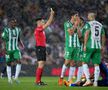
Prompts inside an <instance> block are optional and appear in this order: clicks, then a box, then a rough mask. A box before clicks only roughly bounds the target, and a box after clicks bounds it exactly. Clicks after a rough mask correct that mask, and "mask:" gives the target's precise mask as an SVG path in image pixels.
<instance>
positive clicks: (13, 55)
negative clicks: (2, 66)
mask: <svg viewBox="0 0 108 90" xmlns="http://www.w3.org/2000/svg"><path fill="white" fill-rule="evenodd" d="M5 58H6V62H7V63H9V62H14V61H16V60H20V59H21V52H20V51H19V50H13V51H7V52H6V55H5Z"/></svg>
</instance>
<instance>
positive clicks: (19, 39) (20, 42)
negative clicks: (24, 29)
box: [18, 31, 24, 49]
mask: <svg viewBox="0 0 108 90" xmlns="http://www.w3.org/2000/svg"><path fill="white" fill-rule="evenodd" d="M21 36H22V34H21V31H20V33H19V37H18V42H19V45H20V46H21V48H22V49H24V44H23V42H22V39H21Z"/></svg>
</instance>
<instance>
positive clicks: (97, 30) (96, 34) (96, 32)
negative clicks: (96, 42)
mask: <svg viewBox="0 0 108 90" xmlns="http://www.w3.org/2000/svg"><path fill="white" fill-rule="evenodd" d="M95 36H99V27H98V26H95Z"/></svg>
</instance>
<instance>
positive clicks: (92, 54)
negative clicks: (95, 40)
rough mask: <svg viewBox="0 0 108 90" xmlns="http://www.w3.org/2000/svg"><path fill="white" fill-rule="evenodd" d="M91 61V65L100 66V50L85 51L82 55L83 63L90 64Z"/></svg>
mask: <svg viewBox="0 0 108 90" xmlns="http://www.w3.org/2000/svg"><path fill="white" fill-rule="evenodd" d="M90 60H92V63H93V64H100V62H101V51H100V49H87V51H86V52H84V53H83V60H82V61H83V62H86V63H88V62H90Z"/></svg>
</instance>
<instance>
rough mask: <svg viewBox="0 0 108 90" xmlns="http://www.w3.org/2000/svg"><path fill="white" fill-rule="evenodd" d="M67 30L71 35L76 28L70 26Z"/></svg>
mask: <svg viewBox="0 0 108 90" xmlns="http://www.w3.org/2000/svg"><path fill="white" fill-rule="evenodd" d="M67 31H68V33H69V34H70V35H73V34H74V31H75V30H74V29H71V28H69V29H68V30H67Z"/></svg>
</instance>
